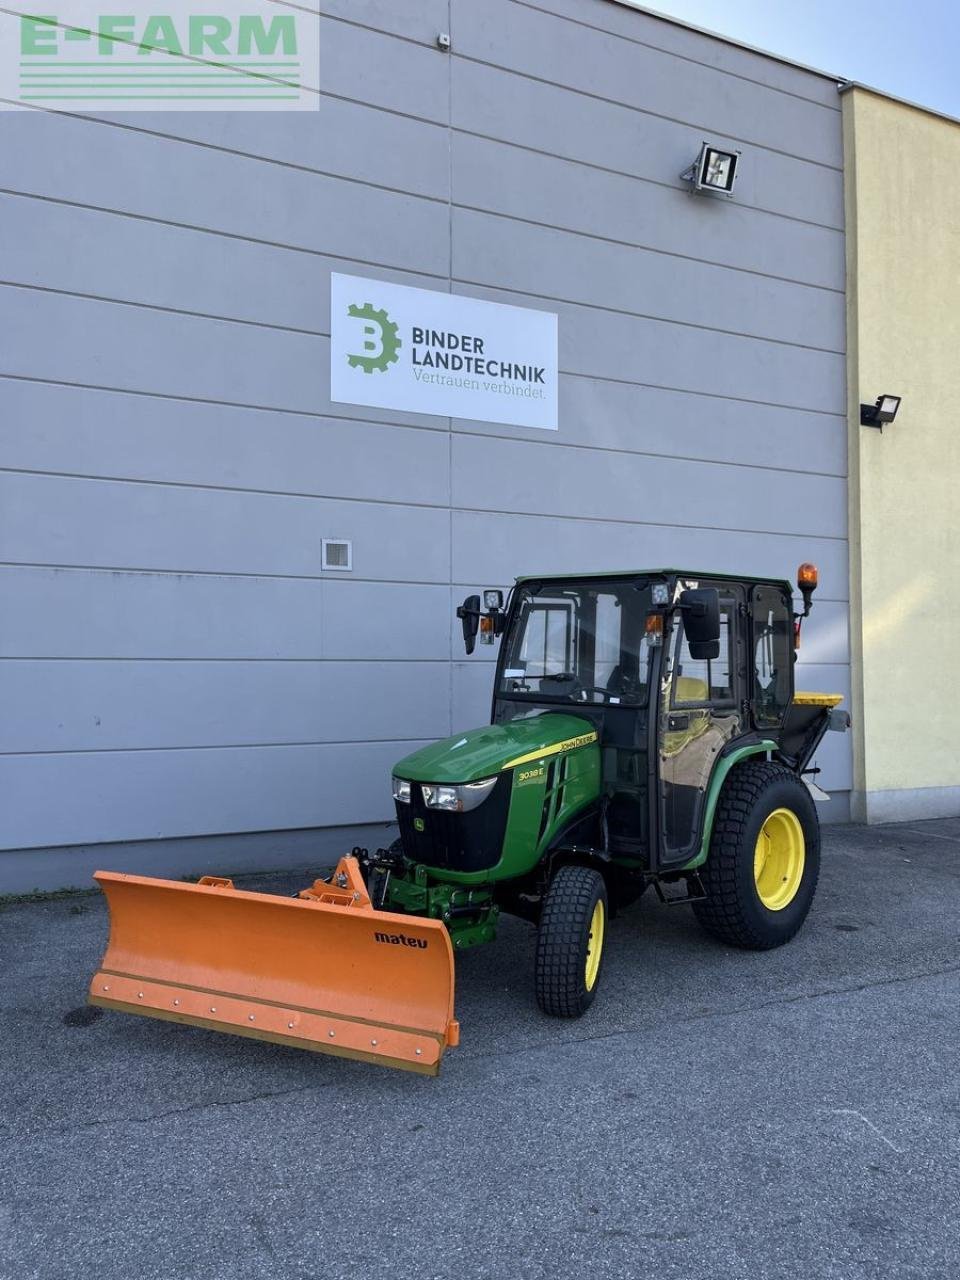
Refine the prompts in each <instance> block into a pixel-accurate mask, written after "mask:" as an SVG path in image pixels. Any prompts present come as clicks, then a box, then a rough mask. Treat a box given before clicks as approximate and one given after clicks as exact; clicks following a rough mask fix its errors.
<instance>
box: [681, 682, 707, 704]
mask: <svg viewBox="0 0 960 1280" xmlns="http://www.w3.org/2000/svg"><path fill="white" fill-rule="evenodd" d="M674 697H675V700H676V701H677V702H699V703H702V702H709V701H710V691H709V690H708V689H707V682H706V680H697V679H696V678H695V677H694V676H677V685H676V689H675V690H674Z"/></svg>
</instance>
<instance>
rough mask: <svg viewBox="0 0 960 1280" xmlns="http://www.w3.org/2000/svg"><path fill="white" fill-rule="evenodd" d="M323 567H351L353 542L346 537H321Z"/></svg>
mask: <svg viewBox="0 0 960 1280" xmlns="http://www.w3.org/2000/svg"><path fill="white" fill-rule="evenodd" d="M323 567H324V569H341V570H343V569H352V568H353V543H352V542H350V541H349V540H348V539H346V538H324V539H323Z"/></svg>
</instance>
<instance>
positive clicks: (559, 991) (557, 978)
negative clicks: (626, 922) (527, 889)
mask: <svg viewBox="0 0 960 1280" xmlns="http://www.w3.org/2000/svg"><path fill="white" fill-rule="evenodd" d="M607 915H608V912H607V889H606V885H605V884H604V880H603V876H602V875H601V874H600V873H599V871H594V870H592V869H591V868H590V867H575V866H566V867H559V868H558V869H557V871H556V873H555V874H554V876H553V879H552V880H551V881H550V885H549V888H548V889H547V893H546V896H545V898H544V901H543V909H542V911H541V913H540V925H539V927H538V929H537V958H536V968H535V981H536V991H537V1004H538V1005H539V1006H540V1008H541V1009H542V1010H543V1012H544V1013H551V1014H553V1015H554V1017H557V1018H578V1017H579V1016H580V1014H581V1013H584V1012H585V1011H586V1010H587V1009H588V1008H589V1007H590V1005H591V1004H592V1003H593V998H594V996H595V995H596V994H597V987H598V985H599V982H600V971H601V969H602V968H603V955H604V943H605V941H606V933H607Z"/></svg>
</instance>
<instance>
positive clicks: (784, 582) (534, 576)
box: [515, 569, 794, 593]
mask: <svg viewBox="0 0 960 1280" xmlns="http://www.w3.org/2000/svg"><path fill="white" fill-rule="evenodd" d="M596 578H708V579H710V580H712V581H718V580H719V581H721V582H747V583H754V582H762V583H766V584H768V585H770V586H776V587H785V588H786V590H787V591H788V592H791V593H792V592H793V590H794V587H793V583H792V582H790V581H789V579H787V578H764V577H760V576H758V575H756V574H744V573H717V572H716V571H715V570H713V569H605V570H602V571H601V572H597V573H524V574H522V575H521V576H520V577H518V578H517V579H515V581H516V583H517V585H518V586H520V585H522V584H523V583H524V582H588V581H592V580H594V579H596Z"/></svg>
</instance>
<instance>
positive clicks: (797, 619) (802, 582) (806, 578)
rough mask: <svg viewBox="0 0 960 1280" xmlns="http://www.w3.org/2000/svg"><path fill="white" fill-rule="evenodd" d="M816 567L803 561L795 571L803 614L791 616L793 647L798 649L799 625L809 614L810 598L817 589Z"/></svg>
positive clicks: (817, 576) (817, 575)
mask: <svg viewBox="0 0 960 1280" xmlns="http://www.w3.org/2000/svg"><path fill="white" fill-rule="evenodd" d="M819 576H820V575H819V574H818V573H817V566H816V565H815V564H810V562H809V561H807V560H805V561H804V563H803V564H802V565H801V566H800V568H799V569H798V570H797V586H798V587H799V588H800V594H801V595H802V596H803V613H795V614H794V615H793V647H794V649H799V648H800V623H801V622H802V621H803V619H804V618H805V617H806V616H807V614H808V613H809V612H810V597H811V596H812V595H813V593H814V591H815V590H816V589H817V581H818V579H819Z"/></svg>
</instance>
